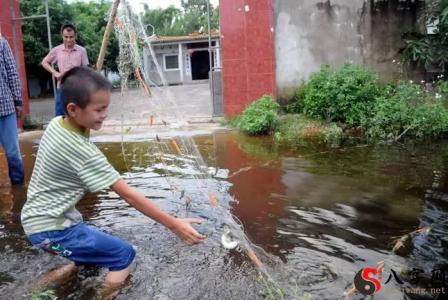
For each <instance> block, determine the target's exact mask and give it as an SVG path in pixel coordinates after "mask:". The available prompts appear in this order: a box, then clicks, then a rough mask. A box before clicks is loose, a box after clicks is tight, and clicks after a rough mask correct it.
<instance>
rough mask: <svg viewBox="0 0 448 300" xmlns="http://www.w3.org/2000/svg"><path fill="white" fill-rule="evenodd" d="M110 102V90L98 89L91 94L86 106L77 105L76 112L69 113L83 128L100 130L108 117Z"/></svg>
mask: <svg viewBox="0 0 448 300" xmlns="http://www.w3.org/2000/svg"><path fill="white" fill-rule="evenodd" d="M109 104H110V91H107V90H98V91H96V92H94V93H92V94H91V96H90V102H89V104H87V106H86V107H85V108H80V107H79V106H76V109H75V113H74V114H70V113H69V115H70V116H71V117H72V118H73V119H74V121H75V122H76V123H77V124H78V125H79V126H80V127H82V128H83V129H94V130H99V129H100V128H101V126H102V125H103V121H104V119H106V117H107V111H108V108H109Z"/></svg>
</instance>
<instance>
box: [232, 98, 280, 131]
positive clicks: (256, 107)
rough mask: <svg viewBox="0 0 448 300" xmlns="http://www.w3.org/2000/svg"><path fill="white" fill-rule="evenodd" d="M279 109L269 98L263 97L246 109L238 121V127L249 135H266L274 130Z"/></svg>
mask: <svg viewBox="0 0 448 300" xmlns="http://www.w3.org/2000/svg"><path fill="white" fill-rule="evenodd" d="M279 108H280V105H279V104H278V103H277V102H275V101H273V99H272V97H271V96H267V95H264V96H262V97H261V98H260V99H258V100H257V101H255V102H253V103H251V104H250V105H249V106H247V107H246V109H245V110H244V111H243V113H242V114H241V118H240V119H239V120H238V127H239V128H240V130H241V131H242V132H244V133H246V134H249V135H260V134H266V133H268V132H270V131H271V130H273V129H274V128H275V126H276V124H277V113H278V110H279Z"/></svg>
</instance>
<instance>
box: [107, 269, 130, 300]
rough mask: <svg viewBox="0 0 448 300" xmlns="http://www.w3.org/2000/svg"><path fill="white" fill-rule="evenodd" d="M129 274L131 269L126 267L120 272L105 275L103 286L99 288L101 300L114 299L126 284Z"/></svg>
mask: <svg viewBox="0 0 448 300" xmlns="http://www.w3.org/2000/svg"><path fill="white" fill-rule="evenodd" d="M130 272H131V267H130V266H129V267H127V268H126V269H123V270H121V271H109V273H107V275H106V279H105V281H104V284H103V286H102V287H101V299H102V300H109V299H115V297H116V296H117V295H118V292H119V291H120V288H122V287H123V286H124V284H125V282H126V279H127V278H128V276H129V273H130Z"/></svg>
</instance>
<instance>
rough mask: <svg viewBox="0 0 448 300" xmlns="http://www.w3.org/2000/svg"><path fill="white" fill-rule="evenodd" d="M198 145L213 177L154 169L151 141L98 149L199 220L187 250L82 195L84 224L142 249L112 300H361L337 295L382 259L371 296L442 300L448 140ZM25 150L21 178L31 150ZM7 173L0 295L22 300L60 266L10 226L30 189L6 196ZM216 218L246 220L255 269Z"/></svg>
mask: <svg viewBox="0 0 448 300" xmlns="http://www.w3.org/2000/svg"><path fill="white" fill-rule="evenodd" d="M195 141H196V144H197V145H198V148H199V151H200V152H201V154H202V155H203V157H204V160H205V162H206V164H207V166H208V167H209V170H210V173H211V174H212V175H213V176H212V177H211V178H207V179H203V180H195V179H194V176H193V170H191V169H188V168H183V165H182V164H179V165H178V166H176V168H174V167H173V166H171V167H170V168H168V167H166V166H165V167H164V166H162V165H154V164H153V162H151V160H150V156H149V155H148V153H149V150H148V149H149V148H150V147H151V142H148V141H136V142H132V143H127V144H126V145H124V148H122V146H121V144H120V143H102V144H99V146H100V148H101V149H102V150H103V151H104V152H105V154H106V155H107V157H108V158H109V160H110V162H111V163H112V164H113V165H114V167H115V168H116V169H117V170H119V171H120V173H122V175H123V176H124V178H126V180H127V181H128V182H129V183H130V184H131V185H132V186H134V187H136V188H138V189H139V190H140V191H141V192H142V193H143V194H144V195H145V196H147V197H149V198H151V199H153V200H154V201H155V202H156V203H157V204H158V205H159V206H160V207H162V208H163V209H165V210H167V211H168V212H170V213H173V214H176V215H178V216H181V217H183V216H194V217H201V218H203V219H204V220H206V221H207V222H205V224H203V225H201V226H199V227H198V230H199V231H201V232H203V233H204V234H205V235H207V239H206V241H205V242H204V243H203V244H201V245H196V246H192V247H189V246H186V245H184V244H183V243H182V242H181V241H179V240H178V239H177V238H176V237H175V236H174V235H173V234H172V233H170V232H169V231H168V230H166V229H165V228H163V227H162V226H160V225H158V224H155V223H154V222H153V221H151V220H149V219H148V218H146V217H144V216H143V215H141V214H140V213H139V212H137V211H136V210H134V209H133V208H131V207H130V206H129V205H127V204H126V203H125V202H124V201H123V200H121V199H119V197H118V196H117V195H116V194H114V193H112V192H107V191H106V192H101V193H98V194H89V195H87V196H86V197H85V199H83V200H82V201H81V202H80V203H79V205H78V209H79V210H80V211H81V213H82V214H83V215H84V219H85V221H86V222H87V223H89V224H93V225H95V226H97V227H99V228H101V229H102V230H105V231H107V232H110V233H113V234H115V235H117V236H120V237H121V238H123V239H126V240H128V241H130V242H131V243H132V244H133V245H135V247H136V248H137V253H138V254H137V260H136V265H135V270H134V272H133V275H132V277H131V278H130V281H129V283H128V285H127V286H126V287H125V288H124V289H122V291H121V292H120V294H119V296H118V299H282V298H284V299H360V298H362V297H363V296H362V295H361V294H359V293H358V294H356V293H355V294H352V295H349V296H344V292H345V291H346V290H348V289H350V288H351V287H352V285H353V282H354V277H355V275H356V273H357V272H358V271H359V270H360V269H362V268H364V267H375V266H376V265H377V264H378V263H380V262H383V263H384V268H383V274H382V278H381V279H379V280H378V281H379V282H380V284H381V289H380V290H379V291H378V292H377V293H376V294H375V299H446V298H445V297H447V296H448V295H447V294H448V289H447V287H446V282H447V280H448V235H447V234H448V180H447V179H448V155H447V153H448V142H437V143H418V144H416V143H406V144H392V145H387V144H385V145H375V146H372V145H370V146H367V145H359V144H357V145H356V144H354V145H346V146H341V147H338V148H328V147H324V146H321V145H317V144H309V145H307V146H302V147H300V148H290V147H288V146H286V145H276V144H275V143H273V142H272V140H271V138H268V137H264V138H255V137H245V136H242V135H239V134H238V133H235V132H215V133H214V134H211V135H204V136H197V137H195ZM22 148H23V154H24V155H25V168H26V172H27V177H28V178H29V176H30V172H31V170H32V165H33V161H34V155H33V154H34V153H35V152H36V148H37V147H36V146H35V145H33V144H32V143H25V144H23V145H22ZM123 153H125V155H123ZM5 172H6V171H5V162H4V156H0V175H1V179H0V251H1V252H0V266H1V267H0V295H2V296H1V297H2V299H25V298H30V297H31V294H32V286H33V283H34V282H35V281H36V279H37V278H38V277H39V276H40V275H42V274H43V273H45V272H46V271H48V270H50V269H52V268H55V267H57V266H60V265H62V264H64V263H65V261H64V259H62V258H58V257H53V256H50V255H48V254H46V253H43V252H40V251H38V250H36V249H34V248H32V247H30V245H29V243H28V242H27V241H26V239H25V236H24V234H23V231H22V229H21V226H20V216H19V215H20V209H21V206H22V205H23V202H24V200H25V196H26V190H25V189H24V188H17V187H15V188H13V189H12V190H11V188H10V187H8V186H7V185H6V183H7V180H6V178H5V177H6V173H5ZM198 182H199V183H198ZM173 183H174V184H176V185H177V186H186V187H188V188H189V189H190V190H195V189H196V192H197V193H198V194H200V193H206V192H207V190H213V191H215V193H216V196H217V198H218V199H219V201H220V208H221V209H220V210H219V214H216V211H215V212H214V211H213V209H212V208H210V207H208V206H206V205H205V204H204V203H198V204H195V199H193V204H192V208H191V209H190V210H188V211H187V210H186V209H185V205H184V203H183V202H182V201H180V199H179V197H178V195H176V193H174V192H172V191H171V189H170V186H171V185H172V184H173ZM193 194H194V193H193ZM225 214H227V215H228V216H231V217H233V218H234V219H235V220H239V221H240V222H241V223H242V225H243V228H244V233H245V235H246V236H247V238H248V239H249V240H250V241H251V242H252V244H251V245H252V246H251V247H253V249H254V250H255V252H256V253H257V255H258V256H259V258H260V259H261V261H262V263H263V269H262V272H259V271H258V270H257V269H256V268H255V267H254V265H253V264H252V262H251V260H250V259H249V258H248V257H247V255H246V254H245V252H244V251H240V252H239V251H235V250H227V249H224V248H223V247H222V246H221V244H220V236H221V233H222V227H221V226H220V224H219V222H218V221H219V220H220V219H221V218H222V219H225V218H226V216H225ZM217 220H218V221H217ZM422 227H425V228H429V229H430V231H429V232H428V233H422V234H414V235H413V236H412V238H409V239H407V240H406V241H404V246H403V247H402V248H401V249H400V252H399V253H398V254H396V253H394V252H393V251H392V248H393V245H394V244H393V241H394V239H397V238H399V237H400V236H403V235H405V234H407V233H409V232H412V231H414V230H416V229H418V228H422ZM103 274H104V271H102V270H83V271H82V272H81V273H80V274H79V275H78V276H77V278H75V279H73V280H72V281H71V282H69V283H68V284H67V285H65V286H64V287H63V288H59V289H57V290H56V294H57V295H58V296H59V297H60V298H61V299H93V297H94V294H95V291H96V290H97V289H98V286H99V283H100V282H101V278H102V275H103Z"/></svg>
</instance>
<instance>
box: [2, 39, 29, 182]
mask: <svg viewBox="0 0 448 300" xmlns="http://www.w3.org/2000/svg"><path fill="white" fill-rule="evenodd" d="M21 114H22V87H21V85H20V77H19V73H18V71H17V66H16V62H15V61H14V57H13V55H12V51H11V48H10V47H9V44H8V42H7V41H6V40H5V39H4V38H3V37H2V36H1V35H0V144H1V145H2V147H3V150H4V151H5V154H6V159H7V161H8V171H9V179H10V180H11V183H12V184H13V185H14V184H22V183H23V164H22V156H21V154H20V148H19V137H18V134H17V118H20V117H21Z"/></svg>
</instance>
